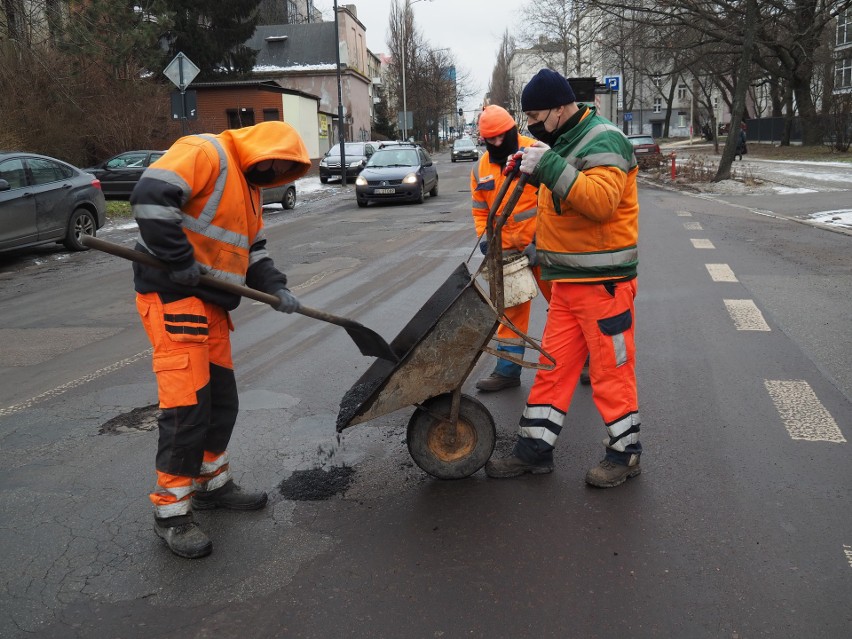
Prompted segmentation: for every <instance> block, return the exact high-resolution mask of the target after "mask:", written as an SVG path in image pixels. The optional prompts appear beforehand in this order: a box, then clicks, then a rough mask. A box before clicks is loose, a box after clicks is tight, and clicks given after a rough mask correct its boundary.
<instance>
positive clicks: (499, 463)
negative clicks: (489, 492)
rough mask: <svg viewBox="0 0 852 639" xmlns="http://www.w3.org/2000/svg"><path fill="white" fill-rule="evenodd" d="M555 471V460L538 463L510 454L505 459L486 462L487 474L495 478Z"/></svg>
mask: <svg viewBox="0 0 852 639" xmlns="http://www.w3.org/2000/svg"><path fill="white" fill-rule="evenodd" d="M552 472H553V462H552V461H544V462H538V463H535V464H533V463H530V462H527V461H524V460H523V459H521V458H520V457H515V456H514V455H510V456H509V457H504V458H503V459H494V460H490V461H489V462H488V463H487V464H485V474H486V475H488V476H489V477H493V478H494V479H507V478H509V477H518V476H520V475H523V474H524V473H530V474H531V475H544V474H547V473H552Z"/></svg>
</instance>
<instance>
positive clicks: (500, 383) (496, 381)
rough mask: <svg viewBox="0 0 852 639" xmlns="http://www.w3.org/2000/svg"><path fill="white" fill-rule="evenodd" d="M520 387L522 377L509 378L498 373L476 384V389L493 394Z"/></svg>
mask: <svg viewBox="0 0 852 639" xmlns="http://www.w3.org/2000/svg"><path fill="white" fill-rule="evenodd" d="M520 385H521V378H520V377H507V376H506V375H500V374H498V373H491V375H489V376H488V377H484V378H483V379H480V380H479V381H478V382H476V387H477V388H478V389H479V390H481V391H483V392H485V393H493V392H495V391H501V390H503V389H504V388H514V387H515V386H520Z"/></svg>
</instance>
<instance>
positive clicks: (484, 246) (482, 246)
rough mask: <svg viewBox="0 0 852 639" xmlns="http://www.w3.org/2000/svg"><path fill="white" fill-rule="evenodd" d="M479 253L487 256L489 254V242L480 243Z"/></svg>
mask: <svg viewBox="0 0 852 639" xmlns="http://www.w3.org/2000/svg"><path fill="white" fill-rule="evenodd" d="M479 251H480V252H481V253H482V254H483V255H485V254H486V253H487V252H488V240H482V241H481V242H480V243H479Z"/></svg>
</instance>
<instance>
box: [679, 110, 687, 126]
mask: <svg viewBox="0 0 852 639" xmlns="http://www.w3.org/2000/svg"><path fill="white" fill-rule="evenodd" d="M686 120H687V117H686V111H678V112H677V125H678V126H679V127H681V128H684V127H685V126H686Z"/></svg>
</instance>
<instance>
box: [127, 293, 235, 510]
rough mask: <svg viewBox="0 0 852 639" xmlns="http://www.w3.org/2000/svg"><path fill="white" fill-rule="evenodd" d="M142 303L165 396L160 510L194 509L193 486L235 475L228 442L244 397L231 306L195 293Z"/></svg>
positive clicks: (157, 494)
mask: <svg viewBox="0 0 852 639" xmlns="http://www.w3.org/2000/svg"><path fill="white" fill-rule="evenodd" d="M136 307H137V310H138V311H139V316H140V318H141V319H142V325H143V326H144V328H145V332H146V333H147V334H148V339H149V340H150V341H151V344H152V346H153V347H154V355H153V370H154V373H155V374H156V376H157V392H158V396H159V400H160V414H159V416H158V420H157V421H158V426H159V440H158V446H157V458H156V469H157V485H156V487H155V489H154V491H153V492H152V493H151V494H150V499H151V502H152V503H153V504H154V511H155V514H156V515H157V517H174V516H178V515H183V514H186V513H187V512H189V499H190V497H191V496H192V493H193V492H195V490H199V489H202V490H214V489H215V488H218V487H220V486H222V485H224V484H225V483H226V482H227V481H228V480H229V479H230V477H231V475H230V469H229V465H228V455H227V447H228V442H229V441H230V438H231V433H232V432H233V428H234V424H235V423H236V419H237V412H238V409H239V401H238V398H237V385H236V380H235V378H234V370H233V368H234V364H233V361H232V358H231V341H230V331H231V330H233V326H232V324H231V321H230V318H229V316H228V313H227V311H225V310H224V309H223V308H221V307H219V306H216V305H215V304H210V303H209V302H205V301H203V300H201V299H199V298H197V297H185V298H181V299H177V300H175V301H170V302H164V301H163V300H162V299H161V297H160V295H159V294H157V293H139V294H137V296H136Z"/></svg>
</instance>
